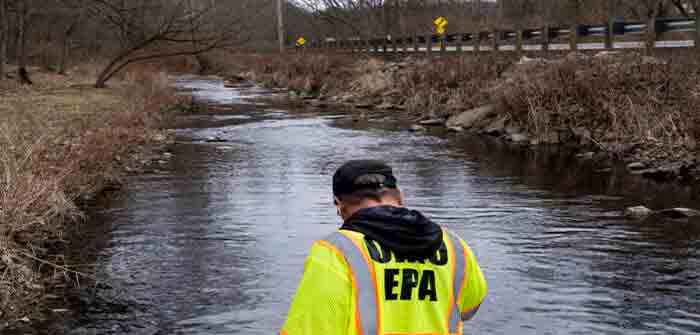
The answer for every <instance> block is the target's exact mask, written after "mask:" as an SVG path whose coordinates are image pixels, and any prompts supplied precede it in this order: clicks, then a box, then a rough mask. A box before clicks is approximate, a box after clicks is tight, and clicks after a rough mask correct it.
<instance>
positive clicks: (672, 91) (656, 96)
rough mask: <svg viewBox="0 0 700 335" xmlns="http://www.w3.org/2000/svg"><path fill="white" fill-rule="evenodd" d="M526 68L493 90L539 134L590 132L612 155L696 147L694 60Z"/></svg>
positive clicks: (633, 59)
mask: <svg viewBox="0 0 700 335" xmlns="http://www.w3.org/2000/svg"><path fill="white" fill-rule="evenodd" d="M523 68H524V69H523V70H521V71H519V72H515V73H514V74H513V75H512V76H511V77H510V78H508V79H507V80H505V82H504V83H503V84H502V85H500V86H498V91H497V92H494V93H497V94H498V97H499V99H500V100H501V101H502V102H503V103H504V104H505V105H506V106H507V107H508V110H509V111H510V113H511V115H512V117H513V119H515V120H516V121H519V122H521V123H522V124H524V125H526V126H527V128H528V129H530V132H531V133H533V134H542V133H548V132H550V131H553V130H561V129H572V128H580V129H586V130H588V131H589V132H590V133H591V137H592V138H591V140H593V141H595V142H597V143H598V144H599V145H601V146H602V147H604V148H605V149H608V150H610V151H613V152H621V151H625V150H627V149H629V148H630V146H631V145H633V144H639V143H659V144H664V145H669V146H678V145H681V146H691V147H694V146H695V141H696V139H697V136H698V135H699V134H698V131H697V130H698V129H699V128H698V126H699V125H700V124H699V123H698V117H697V111H698V110H697V109H698V104H697V103H698V101H699V100H698V96H697V92H698V84H699V83H700V71H698V67H697V65H696V61H695V60H694V59H692V58H687V57H686V58H682V59H678V58H676V59H671V60H670V61H666V60H660V59H656V58H651V57H642V56H639V55H628V56H624V57H567V58H566V59H564V60H561V61H554V62H546V63H536V64H533V65H532V66H524V67H523Z"/></svg>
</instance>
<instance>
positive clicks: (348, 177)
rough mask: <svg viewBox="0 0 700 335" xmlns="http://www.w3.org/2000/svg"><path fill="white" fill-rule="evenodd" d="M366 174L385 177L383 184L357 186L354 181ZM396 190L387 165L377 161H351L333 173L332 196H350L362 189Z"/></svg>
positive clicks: (394, 180) (391, 172) (390, 170)
mask: <svg viewBox="0 0 700 335" xmlns="http://www.w3.org/2000/svg"><path fill="white" fill-rule="evenodd" d="M368 174H378V175H382V176H384V177H385V180H384V182H383V183H376V184H366V183H363V184H358V183H356V182H355V181H356V179H357V178H358V177H360V176H364V175H368ZM383 187H386V188H396V177H394V172H393V170H392V168H391V166H389V165H388V164H386V163H384V162H382V161H379V160H369V159H361V160H352V161H349V162H347V163H345V164H343V165H342V166H341V167H339V168H338V170H337V171H335V174H334V175H333V195H334V196H340V195H344V194H350V193H353V192H355V191H358V190H363V189H380V188H383Z"/></svg>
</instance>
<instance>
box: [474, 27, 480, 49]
mask: <svg viewBox="0 0 700 335" xmlns="http://www.w3.org/2000/svg"><path fill="white" fill-rule="evenodd" d="M480 46H481V32H480V31H478V30H477V31H476V36H474V52H475V53H478V52H479V51H480V50H479V48H480Z"/></svg>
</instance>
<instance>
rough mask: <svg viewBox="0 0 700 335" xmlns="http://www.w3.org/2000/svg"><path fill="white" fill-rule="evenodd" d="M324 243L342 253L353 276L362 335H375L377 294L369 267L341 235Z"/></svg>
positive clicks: (351, 243)
mask: <svg viewBox="0 0 700 335" xmlns="http://www.w3.org/2000/svg"><path fill="white" fill-rule="evenodd" d="M326 241H327V242H328V243H330V244H333V245H334V246H335V247H336V248H338V250H339V251H340V252H341V253H343V255H344V256H345V260H347V262H348V265H349V266H350V271H352V273H353V274H354V275H355V281H356V285H357V291H358V292H355V294H357V295H358V296H357V304H358V306H357V308H358V313H357V314H358V315H359V317H360V325H362V333H361V334H363V335H377V329H378V328H379V327H378V324H377V321H378V320H377V308H378V307H377V301H376V300H375V299H376V297H377V292H376V291H375V288H374V284H372V283H373V278H372V275H371V272H370V270H369V265H368V264H367V262H366V261H365V258H364V257H363V256H362V251H361V250H360V249H358V248H357V246H356V245H355V243H353V242H352V241H351V240H350V238H349V237H347V236H345V235H343V234H341V233H338V232H336V233H333V234H331V235H330V236H329V237H328V238H326Z"/></svg>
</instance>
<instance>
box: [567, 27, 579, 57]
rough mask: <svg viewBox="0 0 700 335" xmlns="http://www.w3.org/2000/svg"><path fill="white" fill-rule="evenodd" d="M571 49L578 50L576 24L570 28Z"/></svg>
mask: <svg viewBox="0 0 700 335" xmlns="http://www.w3.org/2000/svg"><path fill="white" fill-rule="evenodd" d="M569 49H570V50H571V51H576V50H578V24H576V23H574V24H572V25H571V26H570V27H569Z"/></svg>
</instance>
